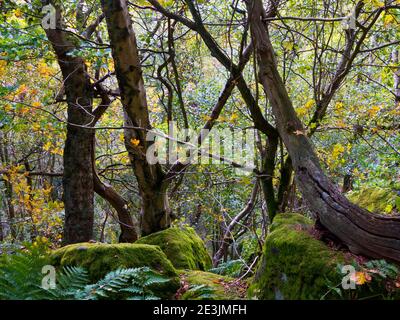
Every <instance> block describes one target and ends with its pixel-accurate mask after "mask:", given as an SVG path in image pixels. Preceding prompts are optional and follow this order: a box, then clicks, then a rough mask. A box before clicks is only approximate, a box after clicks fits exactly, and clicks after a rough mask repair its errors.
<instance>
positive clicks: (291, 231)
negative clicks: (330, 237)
mask: <svg viewBox="0 0 400 320" xmlns="http://www.w3.org/2000/svg"><path fill="white" fill-rule="evenodd" d="M311 226H312V221H311V220H310V219H308V218H305V217H303V216H301V215H299V214H281V215H278V216H276V218H275V220H274V223H273V224H272V226H271V232H270V234H269V235H268V237H267V239H266V242H265V245H264V249H263V256H262V258H261V260H260V263H259V265H258V268H257V272H256V274H255V276H254V278H253V280H252V284H251V286H250V288H249V290H248V296H249V298H252V299H254V298H256V299H262V300H264V299H278V300H280V299H287V300H293V299H320V298H321V297H322V296H323V295H324V294H325V293H326V292H327V291H328V286H327V280H326V279H329V280H330V281H331V282H332V283H339V282H340V281H341V276H340V275H339V273H338V272H337V271H336V266H337V264H338V263H343V262H344V256H343V255H342V254H341V253H339V252H335V251H333V250H331V249H330V248H328V247H327V246H326V245H325V244H324V243H323V242H321V241H318V240H316V239H315V238H313V237H312V236H311V235H310V233H309V232H308V231H307V229H308V228H310V227H311Z"/></svg>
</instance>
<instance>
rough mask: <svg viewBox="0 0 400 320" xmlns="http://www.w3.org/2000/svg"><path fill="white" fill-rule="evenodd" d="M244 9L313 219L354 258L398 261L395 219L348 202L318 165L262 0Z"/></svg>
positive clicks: (399, 244)
mask: <svg viewBox="0 0 400 320" xmlns="http://www.w3.org/2000/svg"><path fill="white" fill-rule="evenodd" d="M247 8H248V12H249V16H250V21H251V32H252V36H253V39H254V41H255V47H256V50H257V58H258V62H259V78H260V82H261V84H262V85H263V87H264V90H265V92H266V94H267V96H268V99H269V101H270V102H271V106H272V110H273V113H274V115H275V118H276V123H277V128H278V130H279V133H280V136H281V137H282V139H283V141H284V143H285V145H286V147H287V149H288V151H289V154H290V156H291V159H292V162H293V167H294V170H295V173H296V181H297V184H298V186H299V188H300V190H301V192H302V195H303V197H304V198H305V199H306V200H307V202H308V205H309V207H310V209H311V210H312V211H313V213H314V214H315V216H316V217H317V219H318V220H319V221H320V222H321V223H322V225H323V226H325V227H326V228H327V229H328V230H330V231H331V232H332V233H333V234H335V235H336V236H338V237H339V238H340V239H341V240H342V241H343V242H344V243H345V244H346V245H348V246H349V248H350V250H351V251H352V252H354V253H359V254H364V255H367V256H370V257H385V258H388V259H393V260H396V261H400V251H399V250H400V239H399V236H398V235H399V231H400V219H399V217H387V216H382V215H377V214H373V213H370V212H368V211H367V210H364V209H361V208H359V207H357V206H356V205H354V204H352V203H350V202H349V201H348V200H347V199H346V197H344V196H343V195H342V194H341V192H340V191H339V189H338V188H337V187H336V186H335V185H334V184H333V183H332V182H331V181H330V180H329V178H328V177H327V176H326V175H325V173H324V172H323V170H322V168H321V166H320V165H319V160H318V157H317V156H316V154H315V152H314V150H313V147H312V144H311V142H310V140H309V139H308V138H307V136H306V133H305V130H304V127H303V125H302V123H301V121H300V120H299V118H298V116H297V114H296V112H295V110H294V108H293V104H292V101H291V99H290V98H289V95H288V92H287V90H286V88H285V85H284V83H283V81H282V78H281V76H280V74H279V71H278V68H277V65H276V58H275V54H274V50H273V47H272V44H271V42H270V38H269V35H268V29H267V27H266V25H265V23H264V21H263V17H265V11H264V8H263V4H262V1H261V0H254V1H249V2H248V3H247Z"/></svg>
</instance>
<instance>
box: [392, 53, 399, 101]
mask: <svg viewBox="0 0 400 320" xmlns="http://www.w3.org/2000/svg"><path fill="white" fill-rule="evenodd" d="M392 61H393V65H395V66H397V67H396V68H395V71H394V94H395V99H394V101H395V106H396V107H397V106H398V105H399V104H400V67H398V65H399V50H398V49H397V48H395V49H393V52H392Z"/></svg>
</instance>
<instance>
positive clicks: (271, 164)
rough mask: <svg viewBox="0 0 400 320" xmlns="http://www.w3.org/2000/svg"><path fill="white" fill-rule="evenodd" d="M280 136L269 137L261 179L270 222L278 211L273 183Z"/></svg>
mask: <svg viewBox="0 0 400 320" xmlns="http://www.w3.org/2000/svg"><path fill="white" fill-rule="evenodd" d="M278 138H279V137H269V138H268V146H267V148H266V150H265V152H264V154H263V160H262V175H263V176H262V177H261V179H260V181H261V187H262V191H263V194H264V199H265V202H266V204H267V210H268V217H269V221H270V222H272V221H273V220H274V217H275V215H276V214H277V213H278V203H277V201H276V198H275V190H274V185H273V178H274V170H275V159H276V153H277V150H278V144H279V139H278Z"/></svg>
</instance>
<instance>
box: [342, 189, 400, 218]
mask: <svg viewBox="0 0 400 320" xmlns="http://www.w3.org/2000/svg"><path fill="white" fill-rule="evenodd" d="M347 197H348V198H349V200H350V201H352V202H354V203H355V204H357V205H359V206H360V207H362V208H365V209H367V210H369V211H372V212H375V213H381V214H395V213H399V212H400V196H399V195H398V193H397V192H396V191H394V190H392V189H389V188H379V187H370V188H362V189H360V190H357V191H352V192H349V194H348V195H347Z"/></svg>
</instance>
